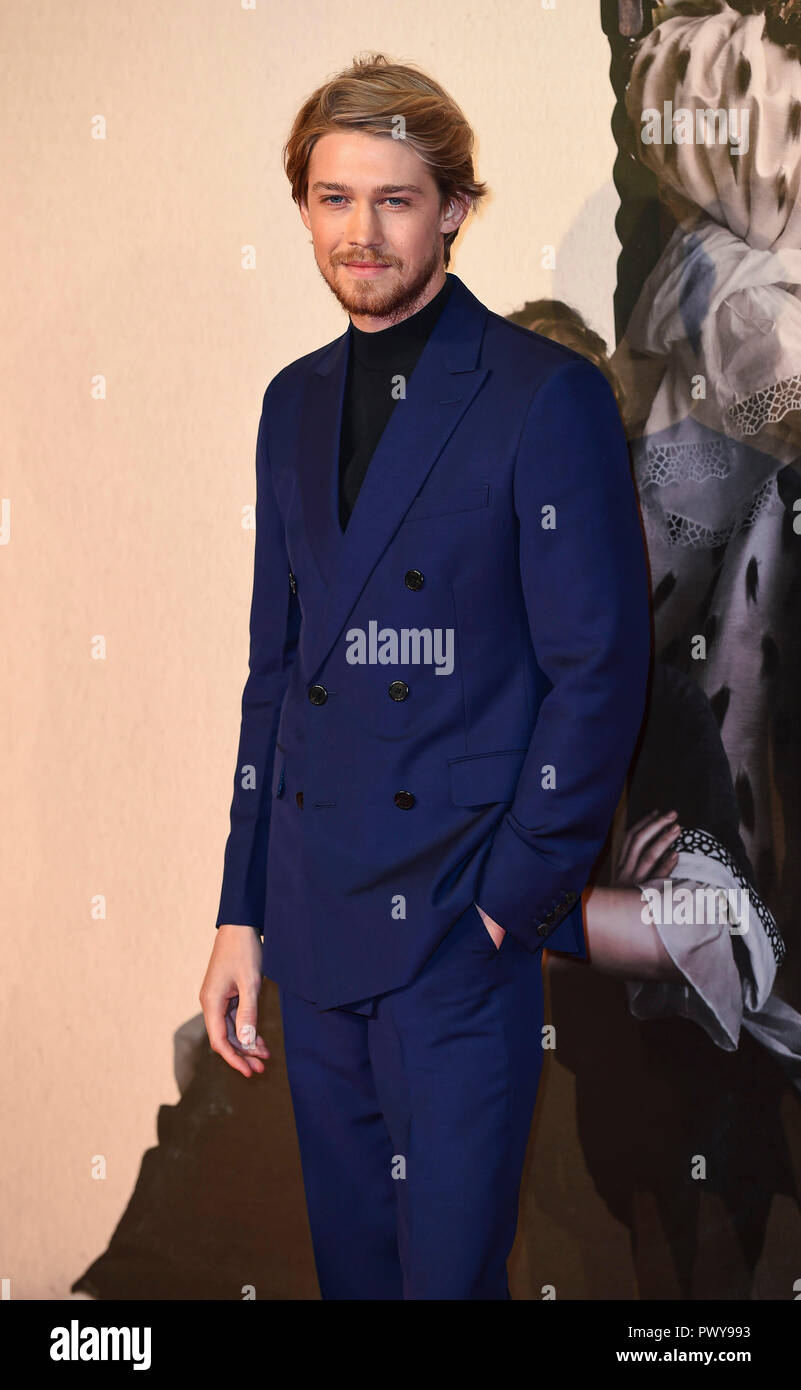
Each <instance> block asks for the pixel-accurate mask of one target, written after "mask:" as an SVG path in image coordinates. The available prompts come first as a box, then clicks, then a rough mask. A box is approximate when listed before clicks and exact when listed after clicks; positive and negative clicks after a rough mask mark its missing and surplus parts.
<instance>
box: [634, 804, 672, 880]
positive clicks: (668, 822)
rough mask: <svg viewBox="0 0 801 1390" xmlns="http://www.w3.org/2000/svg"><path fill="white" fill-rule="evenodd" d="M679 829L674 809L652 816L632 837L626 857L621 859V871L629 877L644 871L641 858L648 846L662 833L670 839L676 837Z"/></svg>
mask: <svg viewBox="0 0 801 1390" xmlns="http://www.w3.org/2000/svg"><path fill="white" fill-rule="evenodd" d="M678 830H679V826H678V825H677V823H676V820H675V812H674V811H668V812H667V813H666V814H664V815H663V814H659V815H656V816H654V817H652V818H650V819H649V820H648V821H647V823H646V824H644V825H642V826H641V828H640V829H639V830H638V831H637V833H636V835H634V836H633V837H632V840H631V843H630V845H629V847H628V851H627V853H626V856H625V859H622V860H621V865H620V870H621V872H624V873H625V874H626V875H627V876H628V877H630V876H631V875H634V876H635V877H636V875H637V874H639V873H641V872H642V866H641V864H640V863H639V860H640V858H641V857H642V856H643V855H644V852H645V850H646V847H648V846H649V845H652V844H653V843H655V842H656V841H657V840H658V838H659V837H660V834H663V835H667V836H668V840H670V839H671V838H675V836H676V835H677V833H678Z"/></svg>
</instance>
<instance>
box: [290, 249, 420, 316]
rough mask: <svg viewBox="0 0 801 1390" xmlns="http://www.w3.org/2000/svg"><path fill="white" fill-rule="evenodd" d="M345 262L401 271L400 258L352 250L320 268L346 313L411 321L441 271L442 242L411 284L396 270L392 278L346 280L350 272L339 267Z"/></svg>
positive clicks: (318, 266) (320, 265) (319, 265)
mask: <svg viewBox="0 0 801 1390" xmlns="http://www.w3.org/2000/svg"><path fill="white" fill-rule="evenodd" d="M315 259H317V258H316V256H315ZM346 261H363V262H364V263H365V264H372V265H388V266H391V267H395V268H397V270H400V269H401V267H402V262H401V261H400V260H399V259H398V257H397V256H391V255H386V256H382V255H374V254H372V253H370V252H367V251H365V252H357V251H352V252H350V253H349V254H348V255H347V256H340V257H339V258H338V259H337V260H336V261H335V262H333V263H332V262H331V261H328V262H324V263H323V264H321V263H320V261H319V260H317V268H318V270H319V272H320V274H321V275H322V277H323V279H324V280H325V283H326V284H327V286H328V288H329V289H330V291H331V293H332V294H333V295H334V297H335V298H336V299H337V300H338V301H339V303H340V304H341V305H342V308H343V309H345V310H346V311H347V313H349V314H355V315H356V316H357V317H359V316H360V315H363V316H364V317H366V318H382V319H385V318H391V319H393V320H395V321H399V320H400V319H403V318H408V316H409V314H410V313H413V312H414V310H415V308H416V307H417V302H418V300H420V299H422V297H423V294H424V291H425V290H426V288H427V286H428V285H429V284H430V282H431V280H432V279H433V277H434V275H435V274H436V272H437V270H438V269H439V267H440V265H441V262H442V239H441V237H437V238H436V240H435V241H434V242H433V244H432V246H431V251H430V253H429V255H428V256H427V257H426V259H425V261H424V262H423V263H422V265H421V266H420V268H419V270H417V271H416V272H415V274H414V275H413V277H412V279H411V280H409V281H404V280H402V279H401V278H399V277H398V276H397V275H396V274H394V273H393V271H390V275H389V276H383V275H382V276H380V278H379V280H359V279H350V278H348V279H347V280H346V279H345V276H346V275H347V272H343V271H341V270H340V268H339V267H340V266H341V265H343V264H344V263H345V262H346ZM384 280H389V281H390V283H389V284H386V285H385V284H384V283H383V282H384Z"/></svg>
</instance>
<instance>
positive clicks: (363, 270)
mask: <svg viewBox="0 0 801 1390" xmlns="http://www.w3.org/2000/svg"><path fill="white" fill-rule="evenodd" d="M342 264H343V266H344V267H345V269H346V270H352V271H353V273H354V275H378V274H379V273H380V272H381V271H382V270H387V269H388V268H389V267H388V266H387V265H386V264H382V263H381V262H379V261H343V262H342Z"/></svg>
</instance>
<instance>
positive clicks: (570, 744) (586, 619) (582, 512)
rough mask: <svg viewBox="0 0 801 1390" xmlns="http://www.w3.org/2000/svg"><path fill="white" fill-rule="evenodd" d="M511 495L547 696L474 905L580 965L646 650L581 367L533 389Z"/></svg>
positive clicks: (627, 534) (628, 541)
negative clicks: (594, 876) (592, 885)
mask: <svg viewBox="0 0 801 1390" xmlns="http://www.w3.org/2000/svg"><path fill="white" fill-rule="evenodd" d="M514 494H515V510H516V513H517V517H518V522H519V558H520V578H521V584H522V588H523V594H524V599H525V605H526V612H527V615H528V625H529V631H530V635H531V641H532V644H533V647H534V652H535V656H536V660H537V663H538V665H539V667H540V669H541V670H542V671H543V672H544V674H545V676H546V677H547V680H548V682H549V688H548V690H547V694H546V695H545V698H544V699H543V701H542V704H541V706H540V709H539V713H538V716H537V719H536V723H535V726H534V730H533V733H532V736H531V741H530V743H529V748H528V752H527V754H526V758H525V760H524V763H523V767H522V769H521V772H520V777H519V779H518V783H517V787H516V789H515V796H514V800H513V802H512V805H511V807H510V808H509V810H508V811H507V813H506V815H505V816H504V818H503V820H502V821H501V823H500V825H499V826H498V829H497V831H496V833H495V835H494V837H493V840H492V842H491V844H490V848H489V852H488V854H487V857H486V860H485V862H484V865H483V870H482V874H481V877H480V879H479V881H478V884H477V888H476V899H475V900H476V902H477V903H478V904H479V906H480V907H481V908H482V909H483V911H484V912H486V913H488V914H489V916H490V917H491V918H492V919H493V920H494V921H495V922H497V923H498V924H499V925H500V926H501V927H504V928H505V929H506V930H507V931H508V932H509V933H510V934H511V935H512V936H513V937H516V939H517V940H518V941H520V942H521V943H522V944H523V945H524V946H526V947H527V948H528V949H529V950H531V951H536V950H538V949H539V948H540V947H541V946H546V947H548V948H549V949H551V950H557V951H558V950H562V951H568V952H573V953H575V954H578V955H586V942H585V938H584V932H583V920H582V904H581V893H582V891H583V889H584V887H585V885H586V883H587V880H588V878H589V874H590V870H591V868H592V866H593V864H594V862H595V860H596V858H597V857H598V855H599V853H600V851H601V849H602V847H603V843H604V840H605V838H606V835H607V833H608V829H609V826H610V824H611V821H612V817H613V815H614V811H615V807H616V805H617V802H618V800H619V797H620V794H621V792H622V790H623V785H624V782H625V777H626V772H627V769H628V764H629V760H630V758H631V754H632V752H633V749H634V745H635V742H636V739H637V735H638V732H639V729H640V724H641V721H642V717H643V713H644V709H645V692H646V685H647V679H648V671H649V664H650V651H651V622H650V607H649V600H648V568H647V562H646V555H645V546H644V542H643V536H642V530H641V525H640V519H639V513H638V509H637V503H636V495H635V490H634V485H633V482H632V478H631V472H630V463H629V455H628V447H627V444H626V437H625V433H624V430H623V425H622V422H621V419H620V414H619V412H618V408H617V402H616V400H615V396H614V392H613V391H612V388H611V387H610V385H609V383H608V382H607V380H606V377H605V376H604V375H603V373H602V372H601V371H600V370H599V369H598V368H597V367H595V366H594V365H593V364H592V363H591V362H589V361H587V360H580V361H570V362H567V363H565V364H563V365H560V366H559V367H557V368H556V369H555V370H554V371H552V373H551V374H550V376H549V377H548V378H547V379H546V380H545V382H544V383H543V384H542V385H541V386H540V387H539V388H538V389H537V391H536V392H535V395H534V398H533V400H532V401H531V403H530V405H529V409H528V412H527V415H526V420H525V423H524V426H523V430H522V433H521V437H520V445H519V450H518V455H517V459H516V462H515V476H514Z"/></svg>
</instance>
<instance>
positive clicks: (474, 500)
mask: <svg viewBox="0 0 801 1390" xmlns="http://www.w3.org/2000/svg"><path fill="white" fill-rule="evenodd" d="M488 506H489V483H481V484H479V485H478V486H476V487H465V488H457V489H456V490H455V491H453V492H440V493H433V492H432V493H426V494H425V495H424V496H423V497H418V498H417V499H416V500H415V501H414V502H412V505H411V507H410V508H409V510H408V512H407V513H406V515H405V517H404V521H422V520H423V519H424V518H425V517H429V516H450V515H452V514H453V515H455V514H456V513H458V512H473V511H476V510H477V509H478V508H479V507H488Z"/></svg>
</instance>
